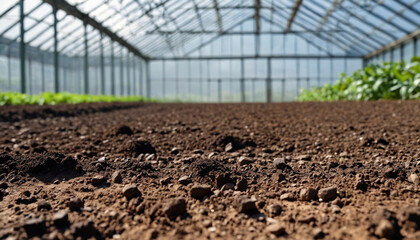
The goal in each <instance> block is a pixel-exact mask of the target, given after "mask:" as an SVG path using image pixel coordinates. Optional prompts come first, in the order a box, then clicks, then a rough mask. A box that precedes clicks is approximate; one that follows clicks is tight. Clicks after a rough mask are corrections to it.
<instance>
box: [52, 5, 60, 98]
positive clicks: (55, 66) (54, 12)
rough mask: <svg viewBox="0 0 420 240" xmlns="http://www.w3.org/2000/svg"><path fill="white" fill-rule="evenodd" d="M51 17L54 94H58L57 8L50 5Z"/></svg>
mask: <svg viewBox="0 0 420 240" xmlns="http://www.w3.org/2000/svg"><path fill="white" fill-rule="evenodd" d="M52 8H53V16H54V92H56V93H58V92H60V64H59V57H58V36H57V35H58V29H57V24H58V19H57V7H56V6H55V5H52Z"/></svg>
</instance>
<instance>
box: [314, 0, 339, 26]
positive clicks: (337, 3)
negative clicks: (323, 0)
mask: <svg viewBox="0 0 420 240" xmlns="http://www.w3.org/2000/svg"><path fill="white" fill-rule="evenodd" d="M342 3H343V0H334V1H333V3H332V5H331V7H330V8H328V10H327V11H326V13H325V15H324V16H323V17H322V19H321V20H320V21H319V23H318V26H317V27H316V30H317V31H320V30H321V29H322V28H323V27H324V24H325V23H326V22H327V20H328V18H329V17H330V15H331V14H332V13H333V12H334V11H335V10H336V9H337V7H339V6H341V4H342Z"/></svg>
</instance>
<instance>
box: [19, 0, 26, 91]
mask: <svg viewBox="0 0 420 240" xmlns="http://www.w3.org/2000/svg"><path fill="white" fill-rule="evenodd" d="M19 6H20V45H19V47H20V91H21V93H26V74H25V70H26V66H25V60H26V57H25V54H26V49H25V9H24V0H20V2H19Z"/></svg>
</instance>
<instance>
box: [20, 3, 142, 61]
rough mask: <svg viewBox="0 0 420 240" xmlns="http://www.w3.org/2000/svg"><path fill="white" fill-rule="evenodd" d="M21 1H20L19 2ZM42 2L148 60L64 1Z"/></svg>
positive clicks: (135, 49) (128, 44)
mask: <svg viewBox="0 0 420 240" xmlns="http://www.w3.org/2000/svg"><path fill="white" fill-rule="evenodd" d="M21 1H22V0H21ZM43 1H44V2H46V3H48V4H50V5H54V4H55V6H56V7H57V8H58V9H61V10H63V11H65V12H66V13H67V14H68V15H71V16H73V17H75V18H78V19H80V20H82V21H84V22H85V23H86V24H89V25H91V26H92V27H93V28H95V29H97V30H99V31H100V32H103V33H104V34H106V35H108V36H109V37H110V38H111V39H112V40H114V41H116V42H118V43H119V44H121V45H122V46H124V47H126V48H127V49H128V50H129V51H130V52H132V53H134V54H135V55H137V56H139V57H140V58H143V59H148V56H146V55H144V54H143V53H141V52H140V51H139V50H138V49H137V48H136V47H134V46H132V45H131V44H130V43H128V42H126V41H125V40H124V39H122V38H121V37H119V36H118V35H116V34H115V33H114V32H112V31H111V30H109V29H108V28H106V27H104V26H103V25H102V24H100V23H99V22H97V21H96V20H95V19H93V18H91V17H90V16H89V15H88V14H85V13H82V12H81V11H79V9H77V7H75V6H73V5H71V4H69V3H67V2H66V1H65V0H43Z"/></svg>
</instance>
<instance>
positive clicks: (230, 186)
mask: <svg viewBox="0 0 420 240" xmlns="http://www.w3.org/2000/svg"><path fill="white" fill-rule="evenodd" d="M234 189H235V184H233V183H226V184H225V185H223V186H222V188H221V189H220V191H222V192H223V191H227V190H234Z"/></svg>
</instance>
